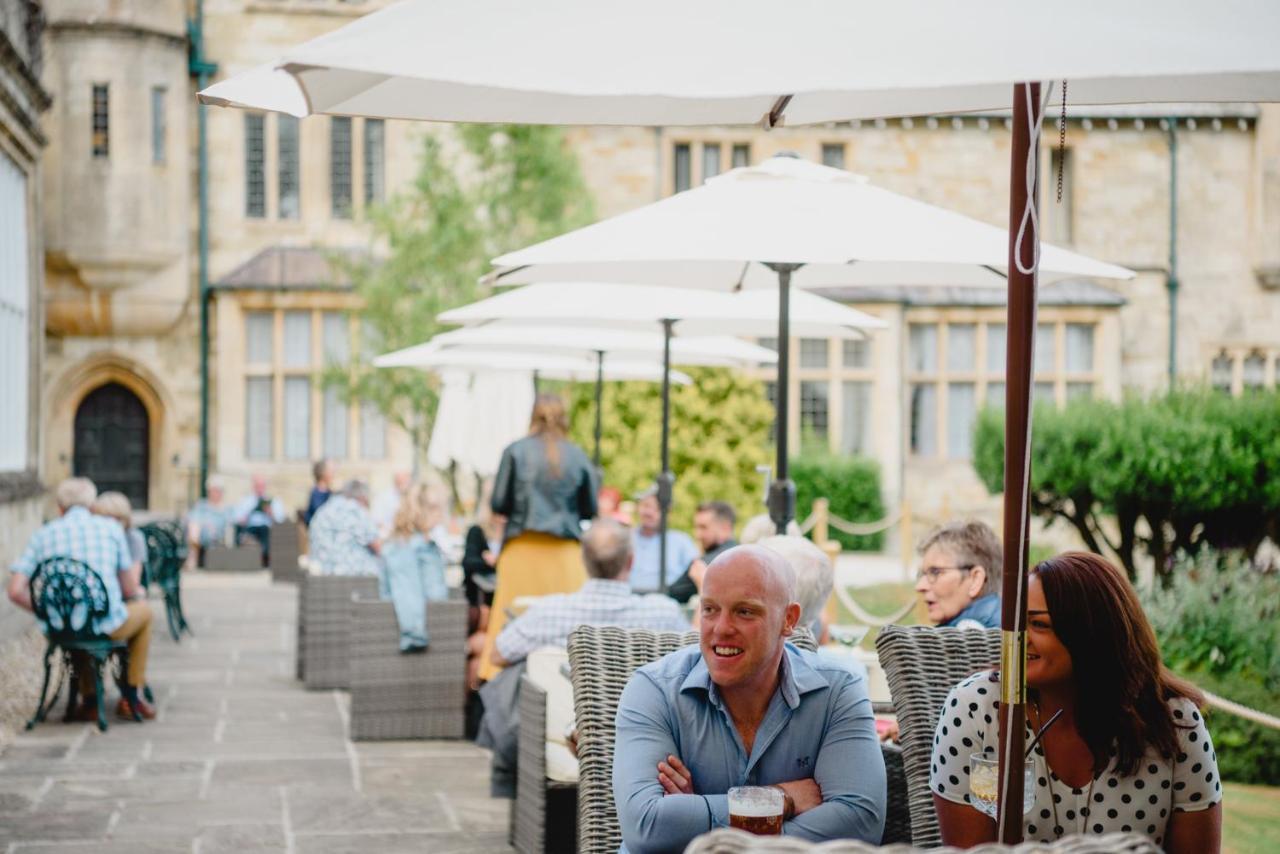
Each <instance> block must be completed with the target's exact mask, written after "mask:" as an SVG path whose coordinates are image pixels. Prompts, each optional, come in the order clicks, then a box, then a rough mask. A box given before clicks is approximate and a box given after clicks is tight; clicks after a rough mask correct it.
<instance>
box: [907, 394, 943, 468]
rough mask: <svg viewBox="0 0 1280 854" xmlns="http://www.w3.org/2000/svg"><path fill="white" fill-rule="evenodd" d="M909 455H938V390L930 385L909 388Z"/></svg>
mask: <svg viewBox="0 0 1280 854" xmlns="http://www.w3.org/2000/svg"><path fill="white" fill-rule="evenodd" d="M911 453H913V454H916V455H918V456H922V457H932V456H934V455H936V454H937V453H938V388H937V386H935V385H933V384H932V383H923V384H919V385H913V386H912V387H911Z"/></svg>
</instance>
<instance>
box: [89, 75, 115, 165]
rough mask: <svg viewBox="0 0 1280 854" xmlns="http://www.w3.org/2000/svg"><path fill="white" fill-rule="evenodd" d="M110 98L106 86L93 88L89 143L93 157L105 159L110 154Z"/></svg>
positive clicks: (99, 85) (101, 84)
mask: <svg viewBox="0 0 1280 854" xmlns="http://www.w3.org/2000/svg"><path fill="white" fill-rule="evenodd" d="M110 104H111V102H110V96H109V90H108V89H107V84H105V83H100V84H97V85H95V86H94V87H93V125H92V134H91V136H90V143H91V145H92V147H93V156H94V157H107V156H108V155H109V154H110V153H111V122H110V113H109V112H108V110H109V109H110Z"/></svg>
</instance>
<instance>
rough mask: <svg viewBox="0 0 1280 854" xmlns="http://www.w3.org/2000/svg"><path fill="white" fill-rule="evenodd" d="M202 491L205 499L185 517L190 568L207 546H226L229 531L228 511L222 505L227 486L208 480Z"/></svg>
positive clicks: (229, 516) (220, 480) (215, 477)
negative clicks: (205, 496)
mask: <svg viewBox="0 0 1280 854" xmlns="http://www.w3.org/2000/svg"><path fill="white" fill-rule="evenodd" d="M204 489H205V493H206V494H207V495H208V497H207V498H201V499H200V500H199V501H197V502H196V503H195V505H194V506H193V507H192V508H191V511H190V512H189V513H187V524H186V529H187V546H188V548H187V560H188V563H189V564H191V565H194V563H195V562H196V561H197V560H198V559H199V556H200V554H201V553H202V552H203V551H204V550H205V549H207V548H209V547H210V546H223V545H226V543H227V530H228V529H229V528H230V527H231V510H230V508H228V507H227V505H226V504H224V503H223V498H224V497H225V496H226V486H225V485H224V484H223V482H222V478H220V477H218V476H216V475H214V476H211V477H210V478H209V479H208V480H207V481H205V484H204Z"/></svg>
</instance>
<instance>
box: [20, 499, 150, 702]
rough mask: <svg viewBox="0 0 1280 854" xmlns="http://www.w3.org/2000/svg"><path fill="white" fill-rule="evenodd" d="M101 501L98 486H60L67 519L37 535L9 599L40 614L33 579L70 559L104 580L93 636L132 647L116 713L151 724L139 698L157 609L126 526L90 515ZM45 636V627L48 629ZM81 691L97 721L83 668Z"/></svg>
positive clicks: (24, 556)
mask: <svg viewBox="0 0 1280 854" xmlns="http://www.w3.org/2000/svg"><path fill="white" fill-rule="evenodd" d="M97 496H98V490H97V488H96V487H95V486H94V485H93V482H92V481H90V480H88V479H86V478H82V477H73V478H68V479H67V480H64V481H63V482H62V483H60V484H58V489H57V492H56V498H57V501H58V509H59V511H60V512H61V514H62V515H61V516H60V517H59V518H57V519H54V520H53V521H52V522H49V523H47V524H45V525H44V526H43V527H41V528H40V529H39V530H38V531H36V532H35V533H34V534H32V535H31V540H30V542H28V543H27V548H26V551H24V552H23V553H22V556H21V557H20V558H18V560H17V562H15V563H14V564H13V567H12V569H13V575H12V576H11V577H10V578H9V590H8V593H9V599H10V601H12V602H13V603H14V604H15V605H17V606H18V607H20V608H24V609H26V610H28V611H31V610H33V609H34V605H35V603H33V602H32V601H31V576H32V574H33V573H34V572H35V570H36V567H38V566H39V565H40V564H41V562H43V561H46V560H48V559H50V558H55V557H65V558H72V559H74V560H78V561H80V562H81V563H84V564H86V565H87V566H88V567H89V569H91V570H92V571H93V572H94V573H95V574H96V575H97V576H98V577H99V578H100V579H102V586H103V587H104V588H105V589H106V593H107V613H106V614H105V615H103V616H100V617H97V618H95V620H94V624H93V630H94V631H95V632H97V633H99V634H103V635H108V636H110V637H111V638H112V639H113V640H123V641H126V642H127V643H128V646H129V671H128V673H127V674H126V677H125V679H126V683H127V684H126V685H125V686H124V696H123V697H121V698H120V704H119V705H118V706H117V707H116V711H117V713H118V714H119V715H121V716H122V717H126V718H132V717H133V712H134V711H137V713H138V714H139V715H140V716H142V717H143V718H146V719H147V720H150V719H152V718H154V717H155V716H156V713H155V709H154V708H153V707H152V706H151V704H150V703H148V702H147V701H146V700H145V699H143V698H142V697H141V695H140V694H139V691H140V689H142V688H143V687H144V686H145V685H146V682H147V680H146V673H147V653H148V652H149V651H150V649H151V606H150V605H148V604H147V603H146V601H145V599H142V598H135V597H139V596H140V592H141V578H142V566H141V564H139V563H137V562H135V561H134V560H133V557H132V556H131V553H130V551H129V542H128V540H127V539H125V534H124V528H122V527H120V523H119V522H117V521H115V520H114V519H111V518H109V517H106V516H95V515H93V514H91V513H90V512H89V507H90V505H92V504H93V502H94V499H96V498H97ZM40 628H41V629H42V630H44V629H45V626H44V625H43V624H42V625H41V627H40ZM79 671H80V688H81V693H82V696H83V697H84V706H83V707H82V709H81V713H82V717H83V716H88V715H92V716H94V717H96V715H97V698H96V697H95V696H93V693H92V692H93V690H94V685H93V678H92V674H91V673H90V672H89V670H88V668H87V667H80V668H79Z"/></svg>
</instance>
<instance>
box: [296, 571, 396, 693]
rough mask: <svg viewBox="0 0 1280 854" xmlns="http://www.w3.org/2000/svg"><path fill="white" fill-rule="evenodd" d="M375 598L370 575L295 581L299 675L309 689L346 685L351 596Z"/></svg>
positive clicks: (375, 581)
mask: <svg viewBox="0 0 1280 854" xmlns="http://www.w3.org/2000/svg"><path fill="white" fill-rule="evenodd" d="M356 595H359V596H360V597H362V598H369V599H376V598H377V596H378V579H377V578H374V577H373V576H371V575H365V576H355V575H311V574H309V573H308V574H306V575H303V576H302V577H301V580H300V583H299V584H298V648H297V656H298V666H297V671H298V678H299V679H301V680H302V682H303V684H304V685H306V687H307V689H308V690H318V689H323V688H346V687H347V685H348V684H349V682H350V679H351V599H352V597H353V596H356Z"/></svg>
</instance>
